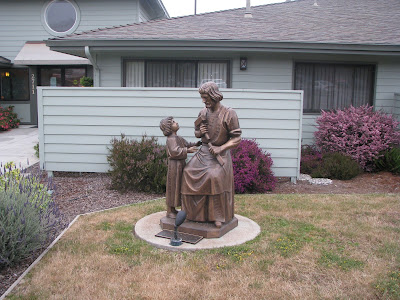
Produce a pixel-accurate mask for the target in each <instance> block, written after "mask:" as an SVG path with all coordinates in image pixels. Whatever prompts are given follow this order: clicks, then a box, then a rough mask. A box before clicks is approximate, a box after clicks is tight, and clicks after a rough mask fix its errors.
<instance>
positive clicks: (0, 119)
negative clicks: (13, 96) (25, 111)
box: [0, 106, 20, 131]
mask: <svg viewBox="0 0 400 300" xmlns="http://www.w3.org/2000/svg"><path fill="white" fill-rule="evenodd" d="M19 123H20V120H19V119H18V116H17V114H16V113H15V112H14V106H8V107H6V108H3V107H1V106H0V131H6V130H9V129H12V128H18V126H19Z"/></svg>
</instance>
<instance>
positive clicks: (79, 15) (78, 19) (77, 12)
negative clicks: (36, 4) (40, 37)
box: [40, 0, 81, 36]
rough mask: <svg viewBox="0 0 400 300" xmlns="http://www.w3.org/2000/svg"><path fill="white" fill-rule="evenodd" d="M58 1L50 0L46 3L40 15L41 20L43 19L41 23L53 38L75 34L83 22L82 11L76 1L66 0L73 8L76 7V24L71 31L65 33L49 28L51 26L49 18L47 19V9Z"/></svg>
mask: <svg viewBox="0 0 400 300" xmlns="http://www.w3.org/2000/svg"><path fill="white" fill-rule="evenodd" d="M56 1H57V0H49V1H47V2H46V3H44V5H43V7H42V12H41V14H40V18H41V21H42V26H43V28H44V29H45V30H46V31H47V32H48V33H50V34H51V35H53V36H60V35H67V34H71V33H74V32H75V31H76V30H77V28H78V26H79V24H80V22H81V10H80V8H79V6H78V4H77V3H76V2H75V1H74V0H65V1H67V2H69V3H71V4H72V6H73V7H74V9H75V12H76V20H75V23H74V25H73V26H72V27H71V28H70V29H69V30H67V31H64V32H57V31H54V30H53V29H52V28H51V27H50V26H49V24H48V23H47V17H46V12H47V9H48V7H49V6H50V4H51V3H53V2H56Z"/></svg>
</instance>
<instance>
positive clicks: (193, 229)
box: [160, 217, 238, 239]
mask: <svg viewBox="0 0 400 300" xmlns="http://www.w3.org/2000/svg"><path fill="white" fill-rule="evenodd" d="M160 225H161V228H162V229H164V230H174V226H175V219H171V218H167V217H163V218H161V220H160ZM237 226H238V219H237V218H236V217H233V219H232V220H231V221H229V222H228V223H222V226H221V228H217V227H215V225H214V223H206V222H193V221H188V220H186V221H185V222H184V223H183V224H182V225H181V226H179V232H184V233H189V234H194V235H199V236H202V237H204V238H206V239H211V238H220V237H221V236H223V235H224V234H225V233H227V232H229V231H231V230H232V229H233V228H235V227H237Z"/></svg>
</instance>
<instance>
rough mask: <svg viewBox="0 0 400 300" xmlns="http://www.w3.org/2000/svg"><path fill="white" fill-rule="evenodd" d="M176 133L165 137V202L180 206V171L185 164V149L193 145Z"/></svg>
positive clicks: (170, 205)
mask: <svg viewBox="0 0 400 300" xmlns="http://www.w3.org/2000/svg"><path fill="white" fill-rule="evenodd" d="M195 145H196V143H189V142H188V141H186V140H185V139H184V138H182V137H180V136H178V135H174V136H172V135H170V136H168V137H167V155H168V174H167V193H166V198H167V199H166V203H167V206H169V207H178V206H181V204H182V202H181V182H182V172H183V168H184V167H185V165H186V161H185V160H186V158H187V149H188V148H189V147H192V146H195Z"/></svg>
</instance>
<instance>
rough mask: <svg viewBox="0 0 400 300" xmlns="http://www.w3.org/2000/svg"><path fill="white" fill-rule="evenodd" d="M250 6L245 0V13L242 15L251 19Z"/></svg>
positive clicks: (248, 0) (248, 1)
mask: <svg viewBox="0 0 400 300" xmlns="http://www.w3.org/2000/svg"><path fill="white" fill-rule="evenodd" d="M250 7H251V5H250V0H246V12H245V14H244V17H245V18H252V17H253V15H252V14H251V8H250Z"/></svg>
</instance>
